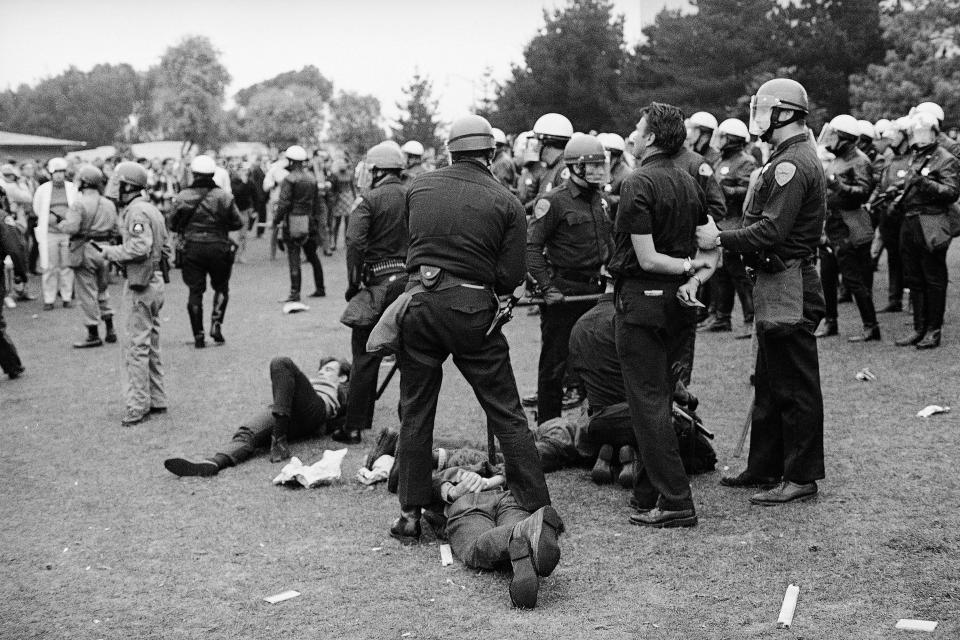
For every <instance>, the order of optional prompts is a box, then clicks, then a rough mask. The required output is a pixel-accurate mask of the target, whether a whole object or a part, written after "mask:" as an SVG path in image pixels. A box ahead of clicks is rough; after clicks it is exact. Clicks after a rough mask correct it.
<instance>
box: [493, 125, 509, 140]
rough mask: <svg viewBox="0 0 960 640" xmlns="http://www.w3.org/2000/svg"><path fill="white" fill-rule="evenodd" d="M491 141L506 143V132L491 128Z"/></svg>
mask: <svg viewBox="0 0 960 640" xmlns="http://www.w3.org/2000/svg"><path fill="white" fill-rule="evenodd" d="M493 143H494V144H507V134H505V133H504V132H503V129H497V128H496V127H494V128H493Z"/></svg>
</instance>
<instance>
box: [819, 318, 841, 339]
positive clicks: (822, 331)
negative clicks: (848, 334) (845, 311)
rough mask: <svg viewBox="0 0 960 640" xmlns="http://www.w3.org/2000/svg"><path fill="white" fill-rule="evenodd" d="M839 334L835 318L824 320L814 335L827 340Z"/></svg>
mask: <svg viewBox="0 0 960 640" xmlns="http://www.w3.org/2000/svg"><path fill="white" fill-rule="evenodd" d="M837 333H839V332H838V330H837V321H836V320H835V319H833V318H824V319H823V321H822V322H821V323H820V326H819V327H817V330H816V331H815V332H814V333H813V335H814V336H816V337H817V338H826V337H827V336H835V335H837Z"/></svg>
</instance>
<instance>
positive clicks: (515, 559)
mask: <svg viewBox="0 0 960 640" xmlns="http://www.w3.org/2000/svg"><path fill="white" fill-rule="evenodd" d="M509 550H510V565H511V567H512V568H513V578H511V580H510V602H511V603H513V606H515V607H517V608H518V609H533V608H534V607H536V606H537V592H538V591H539V590H540V578H538V577H537V571H536V569H535V568H534V566H533V557H532V554H531V553H530V545H529V544H528V543H527V541H526V540H525V539H524V538H514V539H513V540H511V541H510V545H509Z"/></svg>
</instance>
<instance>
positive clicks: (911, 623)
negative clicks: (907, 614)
mask: <svg viewBox="0 0 960 640" xmlns="http://www.w3.org/2000/svg"><path fill="white" fill-rule="evenodd" d="M936 628H937V623H936V622H934V621H932V620H908V619H906V618H904V619H900V620H897V629H904V630H906V631H933V630H934V629H936Z"/></svg>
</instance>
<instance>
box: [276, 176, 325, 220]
mask: <svg viewBox="0 0 960 640" xmlns="http://www.w3.org/2000/svg"><path fill="white" fill-rule="evenodd" d="M318 198H319V192H318V191H317V179H316V178H314V177H313V174H312V173H310V172H309V171H307V170H306V169H305V168H304V167H302V166H299V167H296V168H294V169H293V171H291V172H290V173H288V174H287V176H286V177H285V178H284V179H283V183H282V184H281V188H280V202H279V203H278V207H279V208H280V209H281V211H282V212H283V213H284V214H287V215H294V216H309V215H313V213H314V207H315V206H316V202H317V200H318Z"/></svg>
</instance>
